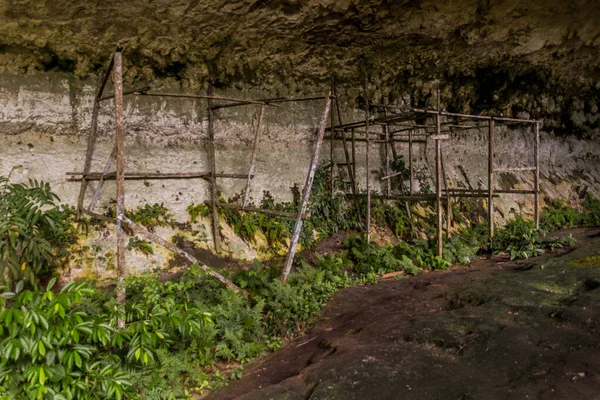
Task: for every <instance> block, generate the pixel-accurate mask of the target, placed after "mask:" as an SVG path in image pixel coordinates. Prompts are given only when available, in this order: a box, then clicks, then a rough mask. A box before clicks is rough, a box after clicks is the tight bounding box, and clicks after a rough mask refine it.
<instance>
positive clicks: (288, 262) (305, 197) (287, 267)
mask: <svg viewBox="0 0 600 400" xmlns="http://www.w3.org/2000/svg"><path fill="white" fill-rule="evenodd" d="M330 108H331V98H329V97H327V100H326V101H325V109H324V110H323V114H322V115H321V120H320V121H319V128H318V131H317V142H316V143H315V149H314V151H313V157H312V160H311V162H310V169H309V170H308V175H307V176H306V184H305V185H304V191H303V192H304V193H303V194H302V202H301V204H300V208H299V210H298V216H297V217H296V225H295V226H294V233H293V235H292V240H291V242H290V250H289V251H288V254H287V258H286V259H285V264H284V268H283V277H282V280H283V282H284V283H285V282H286V281H287V278H288V276H289V274H290V271H291V269H292V263H293V262H294V256H295V255H296V247H297V246H298V240H299V239H300V232H301V231H302V219H303V218H304V214H305V213H306V209H307V208H308V201H309V200H310V193H311V191H312V184H313V181H314V179H315V171H316V170H317V164H318V162H319V156H320V154H321V147H322V145H323V136H325V127H326V126H327V116H328V115H329V110H330Z"/></svg>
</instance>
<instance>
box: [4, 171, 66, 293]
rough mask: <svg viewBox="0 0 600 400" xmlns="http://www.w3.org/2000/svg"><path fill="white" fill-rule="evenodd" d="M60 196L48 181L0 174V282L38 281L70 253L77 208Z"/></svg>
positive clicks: (33, 282)
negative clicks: (61, 201)
mask: <svg viewBox="0 0 600 400" xmlns="http://www.w3.org/2000/svg"><path fill="white" fill-rule="evenodd" d="M58 200H59V198H58V196H56V195H55V194H54V193H53V192H52V191H51V190H50V186H49V185H48V184H47V183H44V182H40V181H37V180H35V179H30V180H29V182H28V183H27V184H23V183H11V182H10V176H9V177H0V285H1V284H7V285H10V284H11V283H13V282H16V281H19V280H21V279H26V280H27V281H28V282H29V283H30V284H31V285H36V284H37V280H38V278H39V277H40V276H44V275H47V274H50V273H51V272H52V271H53V270H54V269H55V268H56V267H57V266H58V265H59V264H60V260H61V259H62V258H64V257H66V256H67V255H68V252H67V250H68V247H69V246H70V245H71V244H72V243H74V228H73V226H72V224H71V221H72V219H73V215H74V211H73V209H72V208H69V207H59V206H57V205H56V202H57V201H58Z"/></svg>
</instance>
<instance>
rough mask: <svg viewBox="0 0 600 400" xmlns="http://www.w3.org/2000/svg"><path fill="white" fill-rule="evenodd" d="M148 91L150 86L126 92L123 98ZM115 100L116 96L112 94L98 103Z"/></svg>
mask: <svg viewBox="0 0 600 400" xmlns="http://www.w3.org/2000/svg"><path fill="white" fill-rule="evenodd" d="M148 90H150V86H144V87H141V88H138V89H131V90H125V91H124V92H123V96H129V95H131V94H140V93H143V92H146V91H148ZM114 98H115V95H114V94H110V95H107V96H103V97H100V98H99V99H98V101H104V100H110V99H114Z"/></svg>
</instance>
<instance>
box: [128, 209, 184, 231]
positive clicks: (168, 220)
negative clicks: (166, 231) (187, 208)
mask: <svg viewBox="0 0 600 400" xmlns="http://www.w3.org/2000/svg"><path fill="white" fill-rule="evenodd" d="M127 216H128V217H129V218H130V219H131V220H132V221H133V222H135V223H138V224H142V225H144V226H145V227H147V228H148V229H149V230H150V231H154V229H155V228H156V227H159V226H173V225H174V224H175V220H174V219H173V214H172V213H171V212H170V211H169V209H168V208H167V207H165V205H164V203H160V204H158V203H154V204H144V205H143V206H140V207H138V208H137V209H136V210H135V211H128V212H127Z"/></svg>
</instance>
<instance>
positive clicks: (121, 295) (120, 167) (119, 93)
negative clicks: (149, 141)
mask: <svg viewBox="0 0 600 400" xmlns="http://www.w3.org/2000/svg"><path fill="white" fill-rule="evenodd" d="M113 72H114V73H113V83H114V86H115V127H116V140H115V147H116V161H117V215H123V214H125V149H124V148H125V138H124V132H123V70H122V57H121V51H120V50H117V52H115V56H114V71H113ZM117 271H118V273H119V285H118V286H117V303H118V304H124V303H125V295H126V294H125V287H124V286H123V277H124V276H126V274H127V268H126V265H125V232H124V231H123V227H122V226H121V220H120V219H117ZM118 325H119V328H124V327H125V320H124V319H122V318H120V319H119V321H118Z"/></svg>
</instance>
